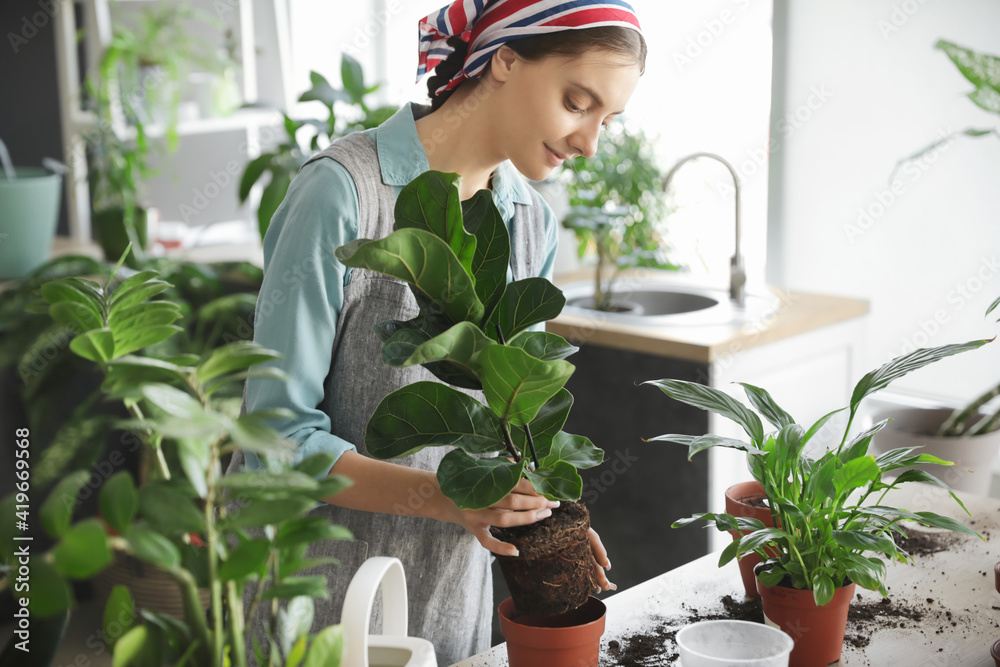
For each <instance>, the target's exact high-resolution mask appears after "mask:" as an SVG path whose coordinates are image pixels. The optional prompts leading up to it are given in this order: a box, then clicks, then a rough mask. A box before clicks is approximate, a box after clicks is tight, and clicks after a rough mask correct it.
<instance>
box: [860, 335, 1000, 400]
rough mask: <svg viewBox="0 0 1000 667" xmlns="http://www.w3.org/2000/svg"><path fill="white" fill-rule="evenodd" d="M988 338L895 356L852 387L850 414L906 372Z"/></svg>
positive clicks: (985, 341)
mask: <svg viewBox="0 0 1000 667" xmlns="http://www.w3.org/2000/svg"><path fill="white" fill-rule="evenodd" d="M988 342H989V341H988V340H972V341H969V342H967V343H957V344H953V345H942V346H941V347H932V348H920V349H919V350H914V351H913V352H910V353H909V354H904V355H902V356H900V357H896V358H895V359H893V360H892V361H890V362H889V363H887V364H885V365H884V366H881V367H880V368H877V369H875V370H873V371H871V372H870V373H868V374H866V375H865V376H864V377H863V378H861V380H860V381H859V382H858V384H857V385H856V386H855V387H854V393H853V394H852V395H851V415H854V413H855V412H857V409H858V406H859V405H860V404H861V401H862V400H864V398H865V397H866V396H870V395H871V394H873V393H875V392H876V391H878V390H880V389H884V388H885V387H886V386H887V385H888V384H889V383H890V382H892V381H893V380H895V379H897V378H901V377H903V376H904V375H906V374H907V373H911V372H912V371H915V370H917V369H920V368H923V367H924V366H927V365H928V364H932V363H934V362H935V361H940V360H941V359H944V358H945V357H950V356H951V355H953V354H958V353H960V352H967V351H969V350H975V349H976V348H978V347H982V346H983V345H985V344H986V343H988Z"/></svg>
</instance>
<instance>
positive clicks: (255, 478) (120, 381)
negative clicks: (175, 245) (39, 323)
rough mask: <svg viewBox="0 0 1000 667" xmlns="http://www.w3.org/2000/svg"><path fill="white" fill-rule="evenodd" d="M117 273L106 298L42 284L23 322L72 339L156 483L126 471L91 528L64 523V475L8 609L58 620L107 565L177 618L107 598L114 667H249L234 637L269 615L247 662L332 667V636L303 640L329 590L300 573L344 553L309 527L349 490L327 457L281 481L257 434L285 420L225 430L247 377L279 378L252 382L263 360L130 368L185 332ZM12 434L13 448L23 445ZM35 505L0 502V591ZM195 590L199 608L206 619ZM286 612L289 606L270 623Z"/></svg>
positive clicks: (156, 361) (162, 285)
mask: <svg viewBox="0 0 1000 667" xmlns="http://www.w3.org/2000/svg"><path fill="white" fill-rule="evenodd" d="M127 252H129V250H126V253H127ZM123 261H124V256H123V257H122V259H121V260H119V262H118V264H117V265H116V266H115V267H114V269H113V270H112V271H111V273H110V276H109V277H108V279H107V280H106V281H105V284H103V285H102V284H100V283H97V282H95V281H93V280H88V279H83V278H78V277H65V278H59V279H56V280H51V281H48V282H46V283H44V284H43V285H42V286H41V288H40V298H39V299H38V300H37V301H36V302H35V303H34V304H33V305H32V306H31V308H32V309H34V310H36V311H40V310H47V311H48V312H49V313H50V315H51V316H52V318H53V319H54V320H55V321H57V322H59V323H62V324H66V325H72V327H73V330H74V331H76V335H75V336H74V337H73V338H72V340H71V341H70V343H69V347H70V349H71V350H72V352H73V353H75V354H76V355H78V356H79V357H82V358H83V359H86V360H88V361H89V362H92V363H93V364H94V365H95V366H96V367H97V368H98V369H99V370H100V372H101V373H102V374H103V376H104V380H103V383H102V385H101V392H102V394H103V395H104V397H105V398H106V399H114V400H120V401H121V402H122V403H123V404H124V405H125V407H126V408H127V410H128V412H129V414H130V416H131V418H130V419H127V420H124V421H119V422H117V423H116V424H115V425H116V426H118V427H119V428H124V429H128V430H130V431H131V432H132V433H133V434H135V435H137V436H139V438H140V440H141V441H142V443H143V445H144V446H145V447H146V448H148V449H149V450H150V452H151V458H152V460H154V461H155V462H156V473H157V474H156V478H155V479H153V480H151V481H149V482H147V483H144V484H139V485H136V483H135V481H134V480H133V478H132V476H131V474H130V473H129V472H127V471H120V472H117V473H115V474H113V475H111V476H110V477H109V478H108V479H106V480H104V482H103V484H102V485H101V488H100V493H99V496H98V500H99V508H100V517H88V518H83V519H82V520H79V521H76V522H75V523H74V522H73V518H74V517H73V515H74V509H75V508H76V507H77V502H76V499H77V495H78V493H79V492H80V490H81V489H82V488H83V486H84V485H85V484H88V483H89V481H90V479H91V472H90V471H89V470H87V469H80V470H75V471H72V472H70V473H69V474H67V475H65V476H64V477H63V478H62V479H61V481H59V483H58V484H57V485H56V486H55V488H54V490H53V491H52V492H51V493H50V494H49V495H48V497H47V499H46V500H45V501H44V503H43V504H42V505H41V508H40V512H39V516H40V520H41V524H42V527H43V528H44V530H45V532H46V533H48V534H49V535H50V536H51V537H52V538H54V539H55V540H56V543H55V545H54V546H53V548H52V549H50V550H49V551H48V552H46V553H37V554H35V553H33V554H32V558H31V587H30V591H27V592H26V593H19V596H20V595H26V596H27V597H28V609H29V611H30V613H31V618H32V623H36V622H39V621H44V619H46V618H54V617H58V616H59V615H60V614H62V615H65V614H66V613H67V610H68V609H69V608H70V607H71V606H72V605H73V600H72V595H71V588H70V586H69V581H70V580H82V579H89V578H91V577H93V576H95V575H97V574H98V573H99V572H100V571H101V570H103V569H104V568H105V567H107V566H108V565H109V564H111V562H112V559H113V554H114V553H115V552H116V551H119V552H123V553H126V554H129V555H131V556H133V557H135V558H137V559H139V560H140V561H143V562H144V563H147V564H148V565H150V566H154V567H156V568H159V569H160V570H162V571H163V572H165V573H166V574H167V575H168V576H169V577H170V578H172V579H173V580H174V581H175V582H176V583H177V586H178V588H179V590H180V593H181V597H182V600H183V607H184V617H183V619H178V618H175V617H173V616H170V615H167V614H162V613H157V612H153V611H149V610H143V611H142V612H141V616H140V615H139V614H137V613H136V610H135V605H134V603H133V601H132V597H131V595H130V594H129V592H128V590H127V589H126V588H124V587H121V586H119V587H116V588H115V589H114V590H113V592H112V594H111V596H110V599H109V600H108V603H107V607H106V609H105V612H104V619H105V623H104V639H105V641H107V642H108V644H109V646H110V647H111V650H112V651H113V654H114V664H115V665H138V666H140V667H160V666H161V665H165V664H171V665H181V664H183V665H189V666H193V667H222V666H223V665H235V666H245V665H246V664H247V655H246V643H245V642H246V641H247V640H246V637H245V625H246V624H245V621H247V620H249V618H252V617H253V616H254V614H255V613H256V614H264V615H265V618H266V621H265V623H264V625H265V627H266V628H267V630H266V635H265V637H254V638H253V643H254V646H257V645H258V643H259V640H264V639H266V640H267V644H266V645H267V647H268V648H267V649H266V654H264V653H263V652H259V653H258V656H257V664H260V665H264V664H266V665H285V664H287V665H298V664H305V665H336V664H338V663H339V657H340V642H341V639H340V630H339V628H337V627H330V628H325V629H323V630H321V631H320V632H319V633H317V634H316V635H308V631H309V629H310V626H311V624H312V616H313V611H312V610H313V606H312V598H313V597H324V598H325V597H327V596H328V593H327V591H326V587H325V577H323V576H305V575H303V574H301V573H302V571H303V570H305V569H307V568H311V567H314V566H316V565H319V564H322V563H323V562H325V561H324V560H315V559H306V558H305V549H306V547H307V546H308V545H309V544H311V543H313V542H315V541H318V540H328V539H340V538H345V537H350V534H349V533H348V531H346V530H345V529H343V528H341V527H339V526H333V525H330V524H329V523H328V521H327V520H326V519H322V518H316V517H307V516H305V515H306V513H307V512H308V511H309V510H310V509H312V508H313V507H314V506H315V504H316V503H317V502H319V501H321V500H322V499H324V498H327V497H329V496H331V495H333V494H334V493H336V492H338V491H339V490H341V489H343V488H345V486H346V485H347V484H349V481H348V480H346V479H345V478H343V477H339V476H327V477H322V476H321V474H322V471H324V470H326V469H328V468H329V465H330V462H331V457H330V456H329V455H326V454H317V455H315V456H312V457H309V458H306V459H305V460H302V461H300V462H298V463H297V464H295V465H292V460H291V456H290V448H291V443H289V442H288V441H287V440H285V439H284V438H282V437H280V436H279V435H278V433H276V432H275V431H274V430H273V429H271V428H270V427H269V426H267V425H266V423H265V420H266V419H269V418H283V417H288V416H290V413H288V411H284V410H281V411H279V410H268V411H254V412H250V413H247V414H244V415H241V416H238V417H233V416H231V415H230V414H229V413H228V411H227V410H225V409H223V408H222V406H221V405H220V404H219V403H218V402H217V397H218V396H219V395H224V394H225V393H226V390H227V389H228V388H231V386H232V385H242V383H243V381H244V380H245V379H246V378H247V377H251V376H255V377H262V376H266V377H272V378H276V379H283V378H284V376H283V374H281V373H280V372H278V371H276V370H275V369H273V368H270V367H258V366H257V365H258V364H260V363H263V362H267V361H270V360H272V359H275V358H276V357H277V356H278V355H277V354H276V353H275V352H273V351H271V350H267V349H265V348H262V347H260V346H258V345H256V344H254V343H252V342H246V341H237V342H233V343H229V344H227V345H224V346H222V347H218V348H215V349H212V350H209V351H207V352H205V353H204V354H203V355H202V356H198V355H194V354H189V353H184V354H176V355H169V356H161V357H156V356H152V355H148V354H147V355H146V356H139V353H141V352H144V351H147V350H148V349H149V348H150V347H152V346H155V345H158V344H160V343H163V342H165V341H167V340H169V339H170V338H171V337H173V336H175V335H176V334H177V333H178V332H180V331H181V328H180V327H178V326H176V325H175V322H176V321H178V319H179V318H180V317H181V308H180V306H179V305H178V304H177V303H174V302H172V301H169V300H156V301H153V300H151V299H152V297H154V296H156V295H160V294H162V293H164V292H165V291H166V290H168V289H169V288H170V287H171V285H170V283H168V282H166V281H163V280H160V279H159V278H158V275H157V274H156V272H155V271H142V272H139V273H136V274H134V275H132V276H130V277H128V278H126V279H125V280H118V281H116V278H115V276H116V275H117V274H118V271H119V269H120V268H121V265H122V262H123ZM24 431H25V433H20V434H19V437H24V438H26V439H27V436H28V435H29V434H28V433H27V431H28V429H24ZM237 448H240V449H243V450H245V451H253V452H256V453H258V454H261V455H263V456H265V457H266V460H267V461H268V464H269V469H268V470H265V471H260V472H254V471H246V472H241V473H237V474H232V475H226V476H224V475H223V474H222V457H223V456H224V455H226V454H227V453H229V452H232V451H234V450H235V449H237ZM168 460H170V461H176V462H177V465H176V467H175V466H172V465H168ZM32 483H33V480H32ZM34 489H35V487H33V486H32V487H30V488H29V486H28V485H25V487H24V488H19V489H18V493H17V494H13V495H10V496H7V497H6V498H4V499H3V500H2V501H0V511H2V514H0V560H2V561H3V563H4V571H5V572H6V573H7V574H8V576H7V577H5V578H4V579H3V580H0V589H2V588H4V587H6V586H8V585H11V577H10V573H11V572H14V571H16V570H12V568H13V567H16V563H17V560H16V558H15V553H14V548H15V546H17V545H20V544H22V543H21V542H15V541H14V536H15V535H16V534H18V531H16V527H15V524H14V521H15V517H16V513H15V509H16V506H17V504H22V505H23V504H26V503H27V502H28V498H33V497H34V496H33V495H32V493H35V491H34ZM250 531H255V533H254V534H251V532H250ZM251 581H256V582H258V584H259V585H258V586H257V589H256V593H255V598H254V602H253V604H252V607H251V609H250V611H249V617H248V618H246V619H245V618H244V610H243V592H244V589H245V587H246V585H247V583H248V582H251ZM199 588H203V589H207V590H208V592H209V597H210V604H209V608H208V612H207V614H206V610H205V609H203V608H202V605H201V602H200V599H199V592H198V589H199ZM283 600H284V601H288V605H287V608H286V609H283V610H282V609H279V603H280V602H281V601H283ZM224 610H225V613H224ZM140 618H141V622H140ZM13 641H15V640H12V642H13ZM8 649H10V646H8ZM11 654H13V653H11ZM4 655H10V654H7V653H5V654H4ZM303 659H304V660H305V662H304V663H303Z"/></svg>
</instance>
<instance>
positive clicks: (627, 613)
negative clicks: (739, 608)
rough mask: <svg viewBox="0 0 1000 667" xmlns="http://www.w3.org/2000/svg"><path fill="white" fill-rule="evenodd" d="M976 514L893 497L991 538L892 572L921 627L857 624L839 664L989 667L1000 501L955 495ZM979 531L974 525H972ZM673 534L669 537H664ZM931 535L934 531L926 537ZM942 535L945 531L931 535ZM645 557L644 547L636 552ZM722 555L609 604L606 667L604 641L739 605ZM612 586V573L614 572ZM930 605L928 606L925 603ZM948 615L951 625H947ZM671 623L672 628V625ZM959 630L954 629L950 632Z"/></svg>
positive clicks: (489, 655)
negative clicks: (866, 639)
mask: <svg viewBox="0 0 1000 667" xmlns="http://www.w3.org/2000/svg"><path fill="white" fill-rule="evenodd" d="M959 495H960V497H961V498H962V500H963V502H965V504H966V506H967V507H968V508H969V511H970V512H971V513H972V518H970V517H968V516H967V515H965V514H964V513H963V512H962V510H961V508H960V507H959V506H958V505H957V503H955V502H954V500H952V499H951V498H950V497H948V495H947V493H946V492H945V491H944V490H943V489H939V488H937V487H932V486H928V485H925V484H907V485H905V486H904V487H903V488H902V489H897V490H895V491H893V493H892V494H891V495H889V496H888V497H887V500H886V501H885V503H884V504H889V503H890V502H891V503H894V504H895V505H896V506H901V507H905V508H907V509H911V510H914V511H920V510H928V509H931V510H933V511H935V512H938V513H940V514H945V515H948V516H952V517H954V518H956V519H959V520H962V522H963V523H965V524H967V525H971V526H972V527H973V528H974V529H976V530H977V531H979V533H980V534H982V535H984V536H987V534H988V536H987V537H988V540H989V539H990V538H992V540H991V541H982V540H979V539H976V538H974V537H971V536H965V535H953V534H950V533H947V535H949V536H952V537H951V539H952V540H954V543H953V544H952V545H951V546H950V548H948V549H947V550H945V551H941V552H938V553H934V554H929V555H926V556H916V557H915V564H914V565H912V566H911V565H904V564H901V563H892V564H890V565H889V568H888V572H889V576H888V579H887V581H888V588H889V599H890V600H892V602H893V604H895V605H898V606H902V607H904V608H908V609H918V610H920V611H921V613H922V614H923V619H922V620H920V621H912V620H909V619H906V618H902V619H900V620H901V621H902V623H903V624H904V627H892V628H888V627H882V626H885V625H888V624H887V623H884V622H881V623H880V622H876V623H874V624H873V625H874V626H875V629H874V630H873V629H871V626H868V625H855V624H854V623H853V622H852V621H848V627H847V634H848V635H849V636H850V635H852V634H855V635H865V636H870V643H869V644H868V646H866V647H864V648H855V647H852V646H849V645H847V644H845V646H844V653H843V655H842V657H841V660H840V662H838V663H834V664H836V665H852V666H853V665H866V666H871V667H887V666H888V665H937V666H943V665H962V666H963V667H993V659H992V658H991V657H990V645H991V644H992V643H993V642H994V641H996V640H997V639H1000V594H998V593H997V592H996V588H995V586H994V575H993V566H994V564H995V563H996V562H997V561H998V560H1000V549H998V548H997V545H996V538H997V536H1000V499H996V498H989V497H984V496H971V495H967V494H959ZM973 522H974V523H973ZM668 530H669V529H668ZM694 530H704V529H702V528H698V527H694V526H688V527H686V528H681V529H677V531H676V532H677V539H684V534H685V531H694ZM922 530H925V531H928V532H931V531H930V529H922ZM934 532H939V531H934ZM635 547H636V548H641V545H635ZM718 559H719V555H718V553H712V554H708V555H707V556H703V557H702V558H699V559H697V560H694V561H692V562H690V563H688V564H686V565H683V566H681V567H678V568H676V569H674V570H671V571H669V572H667V573H665V574H662V575H660V576H658V577H656V578H654V579H651V580H649V581H647V582H645V583H642V584H639V585H638V586H633V587H632V588H630V589H627V590H624V591H620V592H618V593H616V594H613V595H611V596H610V597H607V598H604V601H605V603H606V604H607V607H608V615H607V628H606V630H605V633H604V637H603V638H602V640H601V665H617V664H618V661H617V660H615V659H614V658H613V656H611V655H609V653H608V642H609V641H611V640H617V641H619V642H620V643H621V644H623V645H624V644H626V643H627V640H628V638H630V637H632V636H633V635H635V634H637V633H640V632H643V631H649V630H651V629H652V628H654V627H657V626H663V625H668V626H676V627H673V629H675V630H676V629H679V628H680V627H681V626H682V625H683V624H685V623H686V622H687V621H685V620H681V619H687V618H689V617H690V616H691V615H692V613H693V612H698V613H700V614H712V613H719V612H722V611H723V606H722V603H721V598H722V597H723V596H725V595H731V596H732V597H733V598H735V600H736V601H737V602H743V600H744V596H743V586H742V583H741V581H740V576H739V569H738V568H737V565H736V563H729V564H728V565H726V566H725V567H723V568H721V569H719V568H718V567H717V563H718ZM611 575H612V576H611V578H612V581H613V580H614V569H613V568H612V571H611ZM857 592H858V594H860V596H861V600H860V601H858V600H857V599H856V600H855V603H854V604H855V605H857V604H860V605H865V606H868V605H871V604H872V603H877V602H878V601H879V600H881V599H882V597H881V596H880V595H879V594H878V593H874V592H872V591H868V590H864V589H862V588H860V587H859V588H857ZM929 599H930V600H933V602H928V600H929ZM948 613H950V614H951V616H950V617H949V616H948ZM671 621H673V622H671ZM953 623H954V625H952V624H953ZM670 653H676V647H675V646H674V645H672V644H670V643H668V644H667V647H666V648H665V650H664V654H665V655H664V658H663V660H662V662H655V661H654V662H647V663H643V664H646V665H661V664H662V665H668V664H671V663H670V662H669V661H668V660H667V658H666V654H670ZM505 665H507V651H506V648H505V646H504V645H503V644H500V645H498V646H494V647H493V648H492V649H490V650H489V651H487V652H484V653H481V654H479V655H476V656H473V657H471V658H468V659H467V660H463V661H461V662H459V663H457V664H456V666H455V667H503V666H505Z"/></svg>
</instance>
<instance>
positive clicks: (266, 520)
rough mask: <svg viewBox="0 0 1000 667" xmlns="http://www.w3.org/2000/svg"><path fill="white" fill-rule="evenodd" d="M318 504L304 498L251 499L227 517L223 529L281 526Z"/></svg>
mask: <svg viewBox="0 0 1000 667" xmlns="http://www.w3.org/2000/svg"><path fill="white" fill-rule="evenodd" d="M315 504H316V503H315V502H314V501H312V500H309V499H302V498H278V499H274V500H272V499H270V498H267V499H257V498H251V499H250V500H248V501H247V503H246V504H245V505H242V506H241V507H240V508H239V509H238V510H236V511H233V512H230V513H229V514H227V515H226V518H225V520H224V521H223V522H220V523H222V524H223V527H224V528H225V529H226V530H232V529H234V528H255V527H262V526H267V525H271V524H281V523H283V522H285V521H287V520H288V519H289V518H291V517H297V516H301V515H303V514H305V513H306V512H308V511H309V510H310V509H312V508H313V506H314V505H315Z"/></svg>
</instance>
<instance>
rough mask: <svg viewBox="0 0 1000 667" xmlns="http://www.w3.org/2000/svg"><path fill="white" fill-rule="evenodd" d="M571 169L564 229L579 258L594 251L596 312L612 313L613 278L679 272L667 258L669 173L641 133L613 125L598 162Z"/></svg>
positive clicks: (578, 161)
mask: <svg viewBox="0 0 1000 667" xmlns="http://www.w3.org/2000/svg"><path fill="white" fill-rule="evenodd" d="M567 167H568V168H567V169H565V170H563V172H562V178H563V179H564V180H565V183H566V189H567V191H568V193H569V203H570V207H571V208H570V212H569V214H568V215H567V216H566V217H565V219H564V220H563V226H565V227H568V228H570V229H572V230H573V231H574V233H575V234H576V238H577V241H578V242H579V247H578V252H579V255H580V257H584V256H585V255H586V253H587V252H588V250H589V249H593V250H594V251H596V254H597V269H596V270H597V280H596V285H597V286H596V288H595V294H594V302H595V307H596V308H597V309H599V310H609V309H610V308H611V298H612V288H613V283H614V278H615V275H617V273H618V272H619V271H621V270H622V269H626V268H630V267H644V268H652V269H669V270H674V269H677V268H678V267H677V265H676V264H674V263H673V262H672V261H670V259H669V258H668V257H667V256H666V250H667V248H668V244H667V242H666V239H665V229H664V224H663V222H664V220H665V219H666V217H667V214H668V213H669V210H668V207H667V203H666V197H665V195H664V192H663V179H664V176H665V172H664V171H663V170H662V169H661V168H660V165H659V164H658V163H657V160H656V155H655V152H654V149H653V144H652V142H651V141H650V140H649V138H648V137H647V136H646V135H645V133H644V132H643V131H642V130H641V129H640V128H637V127H636V128H632V127H630V126H628V125H627V124H626V123H625V122H624V121H622V120H615V121H614V122H612V123H611V124H610V125H609V126H608V128H607V129H606V130H605V131H604V133H603V134H602V135H601V139H600V141H599V142H598V146H597V154H596V155H595V156H594V157H592V158H585V157H583V156H580V157H576V158H573V159H572V160H570V161H569V162H567ZM606 269H610V271H611V275H610V277H606V276H605V273H607V271H606Z"/></svg>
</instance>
